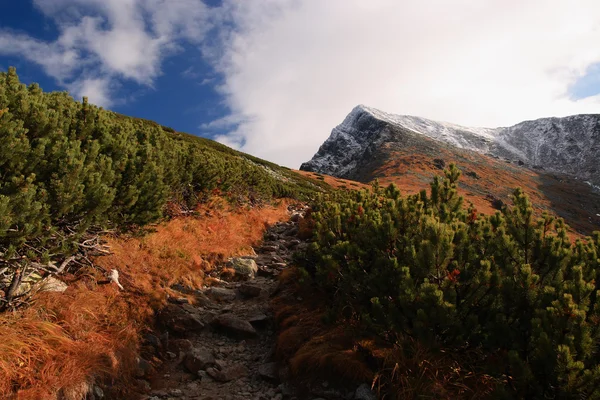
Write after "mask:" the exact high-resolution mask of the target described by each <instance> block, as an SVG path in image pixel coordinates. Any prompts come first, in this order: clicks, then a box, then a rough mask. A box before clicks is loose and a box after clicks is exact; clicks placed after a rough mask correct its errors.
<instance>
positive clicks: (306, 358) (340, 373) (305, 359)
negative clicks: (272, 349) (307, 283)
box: [271, 269, 374, 383]
mask: <svg viewBox="0 0 600 400" xmlns="http://www.w3.org/2000/svg"><path fill="white" fill-rule="evenodd" d="M299 277H300V276H299V274H298V272H297V270H294V269H288V270H287V271H286V273H285V274H282V275H281V276H280V282H281V284H282V285H283V287H284V289H283V290H282V291H281V292H280V293H279V295H278V296H277V297H275V298H274V299H273V301H272V302H271V305H272V306H273V310H274V316H275V322H276V324H277V326H278V330H279V334H278V336H277V343H276V354H277V358H278V359H279V360H280V361H281V362H283V363H287V364H288V366H289V367H290V373H291V374H292V376H293V377H295V378H297V379H306V380H314V379H327V380H330V381H332V382H335V381H337V382H344V381H347V380H350V381H353V382H356V383H362V382H364V381H370V380H372V379H373V376H374V373H373V371H371V370H370V368H369V367H368V366H367V364H366V362H365V360H363V359H362V355H361V354H360V353H359V352H358V351H357V348H356V346H355V341H354V339H353V331H350V330H348V327H347V326H343V325H338V326H330V325H327V324H325V323H323V320H324V316H325V313H324V311H325V310H324V304H326V302H325V301H323V299H322V296H320V295H319V294H318V293H308V292H306V293H304V292H303V289H302V287H301V286H297V282H298V280H299ZM298 296H300V297H301V298H303V299H306V300H302V301H298ZM346 383H347V382H346Z"/></svg>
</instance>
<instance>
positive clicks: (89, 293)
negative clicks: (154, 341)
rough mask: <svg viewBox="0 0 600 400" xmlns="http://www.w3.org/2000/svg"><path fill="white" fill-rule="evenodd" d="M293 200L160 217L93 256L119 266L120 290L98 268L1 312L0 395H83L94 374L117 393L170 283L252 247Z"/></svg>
mask: <svg viewBox="0 0 600 400" xmlns="http://www.w3.org/2000/svg"><path fill="white" fill-rule="evenodd" d="M287 204H288V203H286V202H281V203H280V204H279V205H278V206H277V207H263V208H252V209H244V210H232V209H231V208H229V207H228V206H227V205H226V204H224V203H222V202H220V201H219V200H215V201H213V202H212V203H211V204H210V205H208V206H206V207H202V208H201V209H199V210H198V212H199V213H200V215H202V216H201V217H182V218H177V219H173V220H171V221H168V222H165V223H162V224H159V225H157V226H155V227H154V231H153V232H152V233H149V234H147V235H145V236H143V237H129V238H125V237H109V238H107V240H108V244H109V245H110V247H111V250H112V252H113V254H112V255H109V256H104V257H99V258H97V259H96V260H95V263H96V264H97V265H98V266H100V267H102V268H104V269H105V270H107V271H110V270H111V269H116V270H118V271H119V274H120V281H121V284H122V285H123V286H124V287H125V290H124V291H119V290H118V289H117V288H116V287H115V285H114V284H106V285H98V284H97V283H96V282H97V281H101V280H105V278H104V277H102V275H101V274H100V273H99V271H98V270H96V269H88V270H81V271H79V273H78V274H77V275H76V276H70V277H68V278H70V281H71V285H70V287H69V288H68V289H67V291H66V292H64V293H42V294H40V295H39V296H38V297H37V298H36V302H35V304H34V305H32V306H31V307H30V308H28V309H26V310H24V311H20V312H17V313H6V314H3V315H0V337H1V338H2V340H0V398H2V399H11V398H15V399H44V400H45V399H56V398H62V399H66V400H70V399H73V400H79V399H82V398H83V397H82V396H83V395H84V394H85V393H86V392H87V391H88V390H89V385H90V384H92V383H93V382H94V380H95V379H104V380H106V379H110V380H112V381H113V383H115V385H114V386H113V388H114V390H115V393H113V395H115V396H117V397H118V398H134V397H131V396H133V395H132V394H131V393H128V392H127V383H128V382H132V381H131V380H130V378H131V374H132V371H133V370H134V367H135V358H136V356H137V354H138V350H139V337H140V334H141V332H142V331H143V330H144V329H147V328H148V327H149V324H151V321H152V318H151V316H152V315H153V311H154V309H156V308H158V307H160V306H161V305H163V304H164V302H165V300H166V297H167V295H169V294H173V293H172V290H171V289H169V286H171V285H172V284H174V283H180V284H183V285H186V286H189V287H193V288H198V287H200V286H201V285H202V284H204V283H205V282H204V275H205V273H206V272H208V271H210V270H211V269H212V268H213V264H214V262H215V261H216V260H220V259H223V258H226V257H230V256H234V255H240V254H244V253H248V252H250V251H251V246H252V245H254V244H256V243H257V242H258V241H260V239H261V238H262V235H263V233H264V231H265V228H266V227H267V226H268V225H270V224H273V223H275V222H277V221H281V220H285V219H287Z"/></svg>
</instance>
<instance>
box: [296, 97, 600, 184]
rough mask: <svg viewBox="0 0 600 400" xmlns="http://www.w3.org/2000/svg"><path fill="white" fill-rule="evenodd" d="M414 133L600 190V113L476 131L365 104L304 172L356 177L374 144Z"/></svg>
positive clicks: (358, 108)
mask: <svg viewBox="0 0 600 400" xmlns="http://www.w3.org/2000/svg"><path fill="white" fill-rule="evenodd" d="M392 127H393V128H396V130H399V131H396V130H395V129H390V128H392ZM386 128H387V129H386ZM411 133H418V134H421V135H424V136H426V137H429V138H431V139H435V140H437V141H440V142H443V143H446V144H449V145H452V146H454V147H457V148H459V149H466V150H472V151H476V152H478V153H482V154H487V155H491V156H493V157H500V158H503V159H506V160H510V161H512V162H517V163H519V164H521V165H522V164H525V165H527V166H531V167H533V168H536V169H544V170H547V171H552V172H558V173H565V174H569V175H572V176H574V177H576V178H578V179H581V180H584V181H589V182H590V183H591V184H593V185H595V186H600V168H599V167H598V162H597V160H598V159H599V157H600V114H593V115H592V114H588V115H573V116H569V117H565V118H541V119H537V120H535V121H525V122H521V123H519V124H517V125H514V126H511V127H508V128H472V127H464V126H460V125H455V124H450V123H446V122H437V121H432V120H428V119H425V118H420V117H414V116H409V115H394V114H388V113H385V112H383V111H379V110H377V109H374V108H370V107H366V106H363V105H359V106H357V107H355V108H354V109H353V110H352V112H351V113H350V114H349V115H348V116H347V117H346V119H345V120H344V121H343V122H342V123H341V124H340V125H338V126H337V127H336V128H334V129H333V131H332V133H331V136H330V137H329V139H327V140H326V141H325V143H324V144H323V146H321V148H320V149H319V151H318V152H317V154H316V155H315V156H314V157H313V159H312V160H310V161H309V162H307V163H304V164H303V165H302V167H301V168H300V169H301V170H306V171H313V172H320V173H327V174H330V175H334V176H340V177H352V175H353V173H354V172H355V171H354V170H355V169H356V167H357V166H358V165H359V160H360V159H361V158H363V157H364V156H365V155H366V156H368V154H369V151H370V149H371V150H372V148H373V146H375V147H376V146H379V145H381V144H382V143H384V142H394V141H402V140H403V139H404V138H402V137H401V136H405V135H410V134H411Z"/></svg>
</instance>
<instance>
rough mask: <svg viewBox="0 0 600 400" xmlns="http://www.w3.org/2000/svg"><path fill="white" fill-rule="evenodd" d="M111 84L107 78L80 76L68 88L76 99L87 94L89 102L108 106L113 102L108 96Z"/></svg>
mask: <svg viewBox="0 0 600 400" xmlns="http://www.w3.org/2000/svg"><path fill="white" fill-rule="evenodd" d="M111 86H112V83H111V81H110V79H107V78H82V79H78V80H77V81H75V82H74V83H73V84H71V85H69V87H68V89H69V92H71V93H72V94H73V95H74V96H75V98H77V99H80V98H82V97H83V96H87V97H88V99H90V102H92V103H94V104H96V105H98V106H101V107H108V106H110V105H111V104H112V103H113V100H112V99H111V97H110V89H111Z"/></svg>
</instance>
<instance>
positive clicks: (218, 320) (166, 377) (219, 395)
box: [138, 207, 375, 400]
mask: <svg viewBox="0 0 600 400" xmlns="http://www.w3.org/2000/svg"><path fill="white" fill-rule="evenodd" d="M289 211H290V215H291V218H290V221H288V222H284V223H278V224H275V225H274V226H272V227H270V228H269V230H268V231H267V232H266V234H265V240H264V242H263V243H262V245H261V246H260V247H259V248H256V249H255V253H256V254H254V255H251V256H246V257H239V258H234V259H232V260H229V262H228V263H227V264H226V265H223V268H228V269H234V270H235V271H236V274H235V276H236V278H235V279H231V281H230V282H227V281H225V280H222V281H220V282H219V281H218V283H219V284H218V285H216V286H212V287H210V288H207V289H205V290H202V291H194V292H191V291H188V290H186V289H185V288H184V287H182V286H175V287H173V289H175V290H177V291H179V292H180V293H181V296H180V297H173V298H171V299H170V304H168V305H167V307H165V308H164V309H163V310H162V312H161V313H160V314H159V315H158V322H159V326H160V327H161V329H162V330H161V332H162V333H161V334H158V333H157V334H147V335H146V337H145V344H144V346H143V348H142V357H143V358H141V359H140V363H139V368H138V372H139V374H138V377H139V378H140V379H139V381H138V382H139V383H140V389H141V391H143V392H145V393H148V394H147V395H145V396H144V397H142V398H143V399H145V400H162V399H173V400H175V399H179V400H188V399H189V400H191V399H204V400H211V399H212V400H217V399H223V400H237V399H239V400H242V399H244V400H287V399H289V400H293V399H296V400H312V399H315V400H324V398H327V399H329V400H336V399H356V400H360V399H364V400H374V399H375V397H374V396H371V393H370V390H368V388H367V392H365V390H364V388H362V389H361V388H359V389H358V390H357V391H356V392H355V391H351V392H350V393H347V394H346V395H345V396H343V395H341V393H340V392H336V391H332V390H331V388H330V389H329V390H328V389H327V382H324V383H323V388H321V392H325V393H329V395H327V396H325V395H322V394H321V395H320V394H316V393H315V392H314V391H313V395H311V394H308V395H298V394H297V393H296V392H295V391H294V390H293V389H292V388H291V386H290V385H289V384H288V383H285V382H281V376H282V375H284V374H282V372H284V371H285V368H284V367H283V366H279V365H277V364H276V363H275V362H274V353H275V342H276V332H275V326H274V325H273V318H272V313H271V310H270V307H269V303H270V298H271V296H272V295H273V294H274V293H275V292H276V289H277V285H278V281H277V279H276V278H277V276H278V275H279V273H280V272H281V271H282V270H284V269H285V268H286V267H287V266H288V265H289V264H290V262H291V261H292V257H293V253H294V252H295V251H296V250H298V249H301V248H302V247H303V246H306V243H304V242H302V241H300V240H299V239H298V238H297V234H298V220H299V219H300V218H301V216H302V214H303V213H304V211H305V209H303V208H292V207H291V208H290V210H289ZM223 268H222V269H221V270H220V271H221V272H222V271H224V270H223ZM220 271H219V270H217V271H216V272H215V274H214V278H218V277H219V275H220V273H219V272H220ZM223 275H224V274H223ZM185 295H192V296H193V297H194V298H195V299H196V301H195V302H194V304H190V302H189V300H188V299H187V298H186V297H185ZM159 336H160V337H159ZM146 360H154V361H155V362H156V361H158V360H161V362H159V364H161V365H160V366H159V367H158V368H157V369H154V368H153V366H152V362H147V361H146ZM361 390H362V392H365V393H366V394H365V395H364V396H363V395H362V394H361V393H362V392H361Z"/></svg>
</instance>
